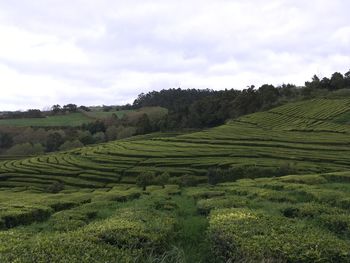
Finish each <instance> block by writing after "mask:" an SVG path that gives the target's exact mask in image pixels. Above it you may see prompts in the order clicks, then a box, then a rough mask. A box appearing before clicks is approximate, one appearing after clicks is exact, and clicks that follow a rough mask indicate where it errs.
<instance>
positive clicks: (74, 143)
mask: <svg viewBox="0 0 350 263" xmlns="http://www.w3.org/2000/svg"><path fill="white" fill-rule="evenodd" d="M83 146H84V144H83V143H82V142H80V141H79V140H74V141H65V142H64V143H63V144H62V145H61V146H60V148H59V150H60V151H67V150H70V149H74V148H80V147H83Z"/></svg>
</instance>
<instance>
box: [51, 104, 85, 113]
mask: <svg viewBox="0 0 350 263" xmlns="http://www.w3.org/2000/svg"><path fill="white" fill-rule="evenodd" d="M78 109H81V110H84V111H90V109H89V108H88V107H85V106H80V107H79V108H78V106H77V105H76V104H72V103H69V104H67V105H64V106H62V107H61V105H59V104H56V105H53V106H52V107H51V112H52V113H53V114H55V115H56V114H61V113H74V112H77V111H78Z"/></svg>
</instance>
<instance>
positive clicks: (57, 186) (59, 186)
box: [46, 182, 64, 194]
mask: <svg viewBox="0 0 350 263" xmlns="http://www.w3.org/2000/svg"><path fill="white" fill-rule="evenodd" d="M63 189H64V184H63V183H60V182H54V183H52V184H51V185H50V186H48V187H47V188H46V191H47V192H48V193H53V194H56V193H58V192H61V191H62V190H63Z"/></svg>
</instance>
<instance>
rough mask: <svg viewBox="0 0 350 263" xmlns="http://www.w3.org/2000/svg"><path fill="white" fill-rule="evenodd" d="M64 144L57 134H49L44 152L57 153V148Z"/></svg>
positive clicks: (60, 136)
mask: <svg viewBox="0 0 350 263" xmlns="http://www.w3.org/2000/svg"><path fill="white" fill-rule="evenodd" d="M63 143H64V140H63V137H62V135H61V134H60V133H59V132H54V133H51V134H49V136H48V137H47V141H46V151H48V152H53V151H57V150H58V149H59V147H60V146H61V145H62V144H63Z"/></svg>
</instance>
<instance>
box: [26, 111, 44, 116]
mask: <svg viewBox="0 0 350 263" xmlns="http://www.w3.org/2000/svg"><path fill="white" fill-rule="evenodd" d="M25 115H26V117H27V118H43V117H44V115H43V114H42V112H41V111H40V110H37V109H31V110H28V111H27V112H26V114H25Z"/></svg>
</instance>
